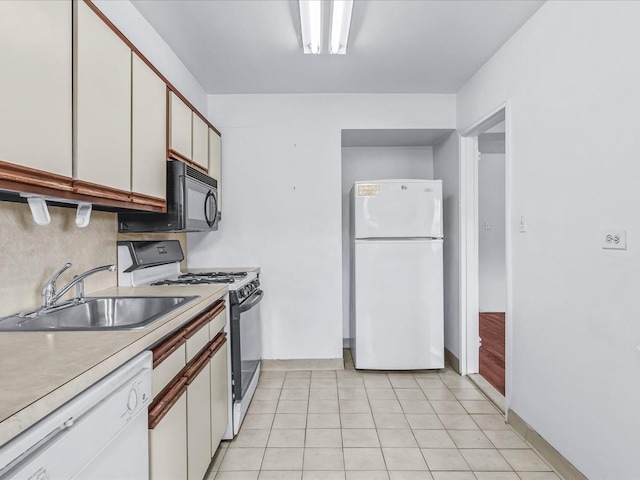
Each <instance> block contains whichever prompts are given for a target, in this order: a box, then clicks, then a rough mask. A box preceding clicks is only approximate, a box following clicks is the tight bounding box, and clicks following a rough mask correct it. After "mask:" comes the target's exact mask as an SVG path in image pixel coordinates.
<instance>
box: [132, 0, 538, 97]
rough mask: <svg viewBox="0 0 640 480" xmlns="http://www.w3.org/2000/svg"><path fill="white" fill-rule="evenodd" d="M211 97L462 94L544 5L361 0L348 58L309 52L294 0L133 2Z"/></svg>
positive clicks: (496, 0)
mask: <svg viewBox="0 0 640 480" xmlns="http://www.w3.org/2000/svg"><path fill="white" fill-rule="evenodd" d="M132 3H133V5H134V6H135V7H136V8H137V9H138V10H139V11H140V12H141V13H142V15H143V16H144V17H145V18H146V19H147V20H148V21H149V22H150V23H151V25H152V26H153V27H154V28H155V29H156V30H157V31H158V33H159V34H160V35H161V36H162V37H163V38H164V39H165V41H166V42H167V43H168V44H169V45H170V46H171V48H172V49H173V50H174V51H175V52H176V54H177V55H178V56H179V57H180V59H181V60H182V61H183V62H184V64H185V65H186V66H187V68H188V69H189V70H190V71H191V72H192V73H193V75H194V76H195V77H196V78H197V79H198V81H199V82H200V83H201V84H202V86H203V87H204V89H205V90H206V91H207V92H208V93H211V94H216V93H219V94H223V93H224V94H226V93H455V92H457V91H458V89H459V88H460V87H461V86H462V85H463V84H464V82H465V81H466V80H467V79H468V78H469V77H471V76H472V75H473V73H475V72H476V71H477V70H478V68H479V67H480V66H481V65H482V64H483V63H484V62H486V61H487V60H488V59H489V58H490V57H491V55H492V54H493V53H495V52H496V50H498V48H499V47H500V46H501V45H502V44H504V42H505V41H506V40H507V39H508V38H509V37H511V35H512V34H513V33H514V32H515V31H516V30H518V28H520V26H522V24H523V23H524V22H525V21H526V20H527V19H528V18H529V17H531V15H533V13H535V11H536V10H537V9H538V8H539V7H540V6H541V5H542V3H544V2H543V1H540V0H518V1H515V0H511V1H506V0H491V1H487V0H467V1H453V0H446V1H435V0H355V4H354V8H353V16H352V23H351V35H350V38H349V46H348V49H347V55H304V54H303V53H302V47H301V44H302V42H301V40H300V19H299V11H298V2H297V0H207V1H205V0H163V1H157V0H132Z"/></svg>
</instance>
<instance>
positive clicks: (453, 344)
mask: <svg viewBox="0 0 640 480" xmlns="http://www.w3.org/2000/svg"><path fill="white" fill-rule="evenodd" d="M459 138H460V137H459V135H458V133H457V132H453V133H452V134H450V135H449V136H448V137H447V138H445V139H444V140H443V141H441V142H440V143H438V144H436V145H435V146H434V147H433V178H439V179H441V180H442V197H443V198H442V200H443V217H444V259H443V261H444V346H445V348H446V349H447V350H449V351H450V352H451V353H452V354H453V355H454V356H455V357H456V358H458V360H459V359H460V285H459V283H460V273H459V270H460V178H459V177H460V161H459V152H460V147H459V144H460V140H459Z"/></svg>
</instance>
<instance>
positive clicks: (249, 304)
mask: <svg viewBox="0 0 640 480" xmlns="http://www.w3.org/2000/svg"><path fill="white" fill-rule="evenodd" d="M262 297H264V292H263V291H262V290H258V291H257V292H256V293H254V294H253V295H251V297H250V298H251V300H247V301H246V302H244V303H243V304H242V305H240V313H244V312H246V311H248V310H251V309H252V308H253V307H255V306H256V305H257V304H259V303H260V302H261V301H262Z"/></svg>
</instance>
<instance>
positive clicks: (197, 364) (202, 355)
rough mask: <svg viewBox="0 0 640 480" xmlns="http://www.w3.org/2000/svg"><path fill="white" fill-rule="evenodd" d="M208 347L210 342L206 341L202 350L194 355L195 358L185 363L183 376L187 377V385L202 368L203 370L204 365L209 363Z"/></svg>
mask: <svg viewBox="0 0 640 480" xmlns="http://www.w3.org/2000/svg"><path fill="white" fill-rule="evenodd" d="M210 349H211V342H209V343H207V344H206V345H205V346H204V347H203V348H202V350H200V351H199V352H198V354H197V355H196V358H195V359H194V360H192V361H191V362H189V364H188V365H187V367H186V369H185V371H184V374H185V377H187V385H191V382H193V381H194V380H195V379H196V377H197V376H198V374H199V373H200V372H201V371H202V370H204V367H206V366H207V365H208V364H209V358H210V357H209V351H210Z"/></svg>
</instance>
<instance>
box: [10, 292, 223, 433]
mask: <svg viewBox="0 0 640 480" xmlns="http://www.w3.org/2000/svg"><path fill="white" fill-rule="evenodd" d="M227 292H228V288H227V286H226V285H195V286H189V289H188V292H186V291H185V287H180V286H162V287H114V288H109V289H106V290H102V291H99V292H92V293H91V294H88V295H87V296H145V295H149V296H182V295H198V296H199V297H200V298H197V299H195V300H193V301H191V302H189V303H187V304H186V305H184V306H181V307H179V308H177V309H176V310H174V311H172V312H171V313H169V314H167V315H166V316H165V317H163V318H162V319H160V320H157V321H156V322H154V323H152V324H151V325H149V326H147V327H145V328H142V329H140V330H119V331H95V332H2V333H0V385H2V388H0V445H2V444H4V443H5V442H7V441H8V440H10V439H11V438H13V437H15V436H16V435H18V434H19V433H20V432H22V431H23V430H25V429H26V428H28V427H29V426H31V425H33V424H34V423H36V422H37V421H38V420H40V419H42V418H44V417H45V416H46V415H48V414H49V413H51V412H52V411H53V410H55V409H56V408H58V407H60V406H61V405H63V404H64V403H66V402H67V401H69V400H70V399H71V398H73V397H74V396H76V395H77V394H78V393H80V392H81V391H82V390H84V389H86V388H87V387H89V386H91V385H92V384H94V383H95V382H97V381H98V380H100V379H101V378H102V377H104V376H105V375H107V374H108V373H110V372H111V371H113V370H115V369H116V368H118V367H119V366H120V365H122V364H124V363H125V362H126V361H128V360H130V359H131V358H133V357H135V356H136V355H137V354H138V353H140V352H142V351H144V350H146V349H147V348H148V347H150V346H151V345H153V344H154V343H156V342H157V341H158V340H160V339H161V338H162V337H164V336H166V335H167V334H169V333H171V332H172V331H173V330H175V329H176V328H178V327H180V326H181V325H182V324H184V323H185V322H186V321H188V320H190V319H191V318H193V317H194V316H196V315H197V314H198V313H200V312H201V311H203V310H205V309H206V307H208V306H209V305H210V304H211V303H213V302H214V301H216V300H218V299H220V298H222V297H224V295H225V294H226V293H227Z"/></svg>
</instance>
